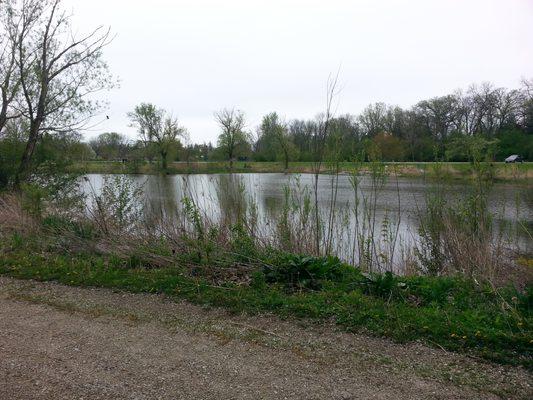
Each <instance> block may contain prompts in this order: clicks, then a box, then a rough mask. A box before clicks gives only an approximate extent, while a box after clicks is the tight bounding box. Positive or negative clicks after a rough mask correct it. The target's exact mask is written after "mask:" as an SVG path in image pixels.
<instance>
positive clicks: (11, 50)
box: [0, 0, 22, 132]
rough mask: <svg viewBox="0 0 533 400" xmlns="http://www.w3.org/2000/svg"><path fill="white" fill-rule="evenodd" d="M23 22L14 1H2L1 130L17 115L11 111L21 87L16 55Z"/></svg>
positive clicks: (0, 12)
mask: <svg viewBox="0 0 533 400" xmlns="http://www.w3.org/2000/svg"><path fill="white" fill-rule="evenodd" d="M21 22H22V21H21V18H20V14H19V13H17V12H16V8H15V2H14V1H12V0H5V1H3V2H0V132H2V130H3V128H4V127H5V125H6V123H7V121H8V120H9V119H12V118H15V117H16V116H17V114H16V113H12V112H11V113H10V111H12V109H11V104H12V103H13V101H14V100H15V97H16V95H17V93H18V91H19V88H20V79H19V75H18V70H17V64H16V55H17V48H18V41H19V40H20V39H21V38H20V35H19V29H20V24H21Z"/></svg>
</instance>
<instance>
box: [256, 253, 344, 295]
mask: <svg viewBox="0 0 533 400" xmlns="http://www.w3.org/2000/svg"><path fill="white" fill-rule="evenodd" d="M347 268H349V267H348V266H347V265H346V264H343V263H342V262H341V261H340V260H339V259H338V258H337V257H310V256H302V255H293V254H282V255H280V257H279V258H277V259H276V260H275V262H274V265H273V266H268V267H265V269H264V272H265V279H266V282H268V283H279V284H281V285H283V286H284V287H285V289H286V290H288V291H291V292H294V291H301V290H320V289H322V288H323V285H324V283H325V282H326V281H339V280H341V279H342V278H343V276H344V274H345V272H346V270H347Z"/></svg>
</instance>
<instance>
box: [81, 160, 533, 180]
mask: <svg viewBox="0 0 533 400" xmlns="http://www.w3.org/2000/svg"><path fill="white" fill-rule="evenodd" d="M385 165H386V169H387V171H389V172H390V173H395V174H398V175H399V176H405V177H427V178H452V179H469V178H471V177H472V176H473V175H474V172H475V167H474V166H473V165H472V164H471V163H468V162H454V163H452V162H449V163H432V162H420V163H410V162H401V163H385ZM360 167H361V164H359V163H350V162H343V163H341V164H340V169H341V172H345V173H350V172H352V171H354V170H356V169H357V170H360V169H361V168H360ZM365 169H367V170H368V168H365V166H364V164H363V168H362V170H363V171H365ZM71 171H73V172H79V173H95V174H123V173H132V174H156V173H160V170H159V169H158V167H157V166H156V164H148V163H145V164H139V163H134V162H126V163H122V162H113V161H109V162H108V161H87V162H78V163H76V164H74V165H72V166H71ZM322 171H323V172H324V173H328V172H329V171H331V166H329V165H328V164H327V163H325V164H324V165H323V167H322ZM228 172H238V173H247V172H254V173H269V172H270V173H281V172H291V173H310V172H313V163H311V162H291V163H290V164H289V169H288V171H286V170H285V167H284V164H283V163H282V162H251V161H239V162H235V163H234V165H233V169H230V168H229V164H228V163H227V162H191V163H186V162H174V163H171V164H170V165H169V167H168V170H167V173H168V174H212V173H228ZM491 174H492V176H493V178H494V179H495V180H500V181H529V180H532V179H533V163H522V164H505V163H493V164H492V172H491Z"/></svg>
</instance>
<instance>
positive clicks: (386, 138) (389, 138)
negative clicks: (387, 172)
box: [372, 132, 405, 161]
mask: <svg viewBox="0 0 533 400" xmlns="http://www.w3.org/2000/svg"><path fill="white" fill-rule="evenodd" d="M372 141H373V143H374V145H375V147H376V150H377V152H378V156H379V157H381V160H382V161H403V160H404V157H405V146H404V143H403V141H402V140H401V139H399V138H397V137H395V136H393V135H392V134H391V133H388V132H381V133H378V134H377V135H376V136H375V137H374V138H373V139H372Z"/></svg>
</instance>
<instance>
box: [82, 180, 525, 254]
mask: <svg viewBox="0 0 533 400" xmlns="http://www.w3.org/2000/svg"><path fill="white" fill-rule="evenodd" d="M87 177H88V178H89V182H90V184H91V185H92V186H93V187H94V189H95V190H96V191H97V192H98V191H99V189H100V188H101V186H102V183H103V176H102V175H96V174H93V175H88V176H87ZM133 179H134V180H135V181H136V182H137V183H139V184H141V185H142V186H143V189H144V196H145V213H144V214H145V218H148V219H150V218H160V219H170V220H171V219H176V218H178V217H179V215H180V212H181V210H182V200H183V199H184V197H188V198H190V199H192V200H193V201H194V203H195V204H196V205H197V206H198V207H199V208H200V210H201V211H202V213H203V214H204V215H205V216H207V217H209V218H210V219H211V220H213V221H223V222H226V223H235V222H236V221H237V220H238V219H239V218H241V217H242V216H243V215H246V213H250V212H254V213H256V219H257V229H258V230H259V231H260V232H262V233H263V234H268V235H277V234H278V231H277V230H276V229H275V226H274V223H273V222H274V221H276V220H277V219H278V217H279V214H280V212H281V210H282V209H283V205H284V204H285V203H284V202H285V200H286V199H285V196H286V193H285V190H284V188H285V187H290V188H292V191H293V193H297V192H300V193H301V192H302V191H303V190H305V188H308V189H312V187H313V182H314V181H313V180H314V176H313V175H310V174H302V175H298V176H296V175H291V174H213V175H174V176H156V175H146V176H133ZM331 179H332V178H331V177H330V176H327V175H322V176H320V177H319V182H318V202H319V208H320V210H321V215H322V218H323V219H324V220H327V219H328V214H327V212H328V210H329V209H330V207H329V206H330V202H331V199H332V196H331V195H332V192H331ZM86 185H89V184H88V183H86ZM431 186H432V184H431V183H430V182H427V181H424V180H422V179H407V178H399V179H398V180H389V181H388V182H386V183H385V185H384V186H383V187H382V188H381V189H380V190H379V191H378V192H377V194H376V197H375V199H373V201H375V213H376V225H377V227H376V229H377V231H378V232H379V230H380V229H381V228H382V226H383V224H384V222H387V221H388V222H389V223H390V224H392V225H393V226H394V227H396V228H397V230H398V237H399V243H401V244H402V245H404V246H406V245H409V243H412V242H413V241H415V240H417V228H418V226H417V212H419V211H420V210H423V208H424V199H425V195H426V193H427V191H428V190H429V189H430V188H431ZM359 188H360V192H359V193H358V195H357V196H358V198H359V200H362V199H363V198H364V197H365V195H368V193H369V192H370V191H371V188H372V185H371V182H370V180H369V178H367V177H362V178H361V181H360V185H359ZM468 191H469V186H468V185H467V184H464V183H453V184H450V185H449V186H448V187H447V193H448V194H449V195H450V196H452V197H455V198H459V199H460V198H461V197H462V196H466V195H467V193H468ZM354 204H355V201H354V190H353V187H352V184H351V183H350V180H349V177H348V176H339V179H338V191H337V195H336V201H335V216H336V217H335V221H334V224H335V234H336V235H335V239H334V243H333V248H334V249H335V251H336V253H337V254H339V255H340V256H343V257H344V258H351V257H352V256H353V253H354V251H355V249H354V243H353V239H354V232H355V230H356V229H357V226H356V224H357V222H358V221H357V220H356V216H355V214H354V212H353V207H354ZM489 209H490V210H491V212H492V213H494V215H495V222H496V225H497V227H499V228H500V229H503V228H504V227H507V228H510V230H509V231H506V234H508V233H509V232H511V230H512V231H514V233H516V234H517V238H516V239H515V240H516V244H517V245H519V246H520V248H521V250H522V251H527V252H532V251H533V243H532V241H531V238H530V236H529V234H528V233H526V231H525V230H524V229H523V227H525V226H527V227H529V229H530V231H531V229H532V228H533V188H531V187H524V186H521V185H514V184H495V185H494V187H493V189H492V190H491V193H490V195H489ZM341 227H342V229H341ZM306 233H307V232H301V234H302V235H305V234H306ZM400 247H401V246H400ZM400 247H399V248H400ZM399 251H400V250H395V252H399Z"/></svg>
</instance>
